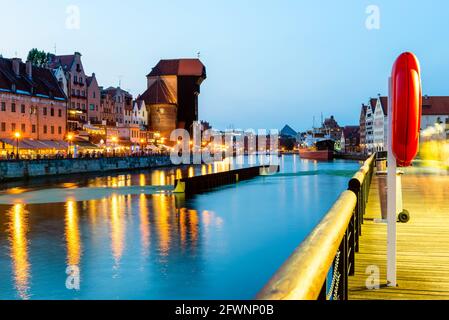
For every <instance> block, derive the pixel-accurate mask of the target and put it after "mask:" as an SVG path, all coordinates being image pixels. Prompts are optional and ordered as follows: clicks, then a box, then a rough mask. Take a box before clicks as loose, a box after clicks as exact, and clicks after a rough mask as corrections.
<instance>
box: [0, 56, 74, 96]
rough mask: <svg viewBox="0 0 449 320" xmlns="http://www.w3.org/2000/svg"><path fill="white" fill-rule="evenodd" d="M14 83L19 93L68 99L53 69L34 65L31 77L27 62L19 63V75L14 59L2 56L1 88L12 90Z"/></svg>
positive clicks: (0, 62)
mask: <svg viewBox="0 0 449 320" xmlns="http://www.w3.org/2000/svg"><path fill="white" fill-rule="evenodd" d="M13 84H15V87H16V93H17V94H26V95H31V94H32V95H33V96H38V95H39V96H43V97H48V98H55V99H58V100H66V96H65V94H64V92H63V91H62V89H61V88H60V87H59V84H58V81H57V80H56V78H55V76H54V75H53V73H52V72H51V70H49V69H46V68H40V67H36V66H33V67H32V78H31V79H29V78H28V76H27V73H26V64H25V63H23V62H20V63H19V75H18V76H17V75H16V74H15V73H14V70H13V66H12V59H5V58H0V89H3V90H5V91H11V89H12V85H13Z"/></svg>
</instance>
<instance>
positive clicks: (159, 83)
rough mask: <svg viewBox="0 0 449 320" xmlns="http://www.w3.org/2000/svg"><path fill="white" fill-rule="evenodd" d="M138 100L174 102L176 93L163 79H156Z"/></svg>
mask: <svg viewBox="0 0 449 320" xmlns="http://www.w3.org/2000/svg"><path fill="white" fill-rule="evenodd" d="M138 100H143V101H145V103H146V104H176V95H175V94H174V93H173V92H172V91H171V90H170V88H169V87H168V86H167V84H166V83H165V81H164V80H161V79H157V80H156V81H155V82H154V83H153V84H152V85H151V86H150V87H149V88H148V89H147V90H146V91H145V92H144V93H142V95H141V96H140V97H139V98H138Z"/></svg>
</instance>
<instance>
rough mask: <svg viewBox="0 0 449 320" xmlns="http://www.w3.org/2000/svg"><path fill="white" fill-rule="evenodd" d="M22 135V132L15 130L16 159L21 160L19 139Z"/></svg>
mask: <svg viewBox="0 0 449 320" xmlns="http://www.w3.org/2000/svg"><path fill="white" fill-rule="evenodd" d="M21 136H22V135H21V134H20V132H18V131H17V132H15V133H14V137H15V138H16V159H17V160H19V139H20V137H21Z"/></svg>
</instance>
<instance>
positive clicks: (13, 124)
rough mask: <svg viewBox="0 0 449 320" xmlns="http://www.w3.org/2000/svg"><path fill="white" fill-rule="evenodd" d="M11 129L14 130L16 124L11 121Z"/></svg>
mask: <svg viewBox="0 0 449 320" xmlns="http://www.w3.org/2000/svg"><path fill="white" fill-rule="evenodd" d="M11 131H12V132H14V131H16V124H15V123H11Z"/></svg>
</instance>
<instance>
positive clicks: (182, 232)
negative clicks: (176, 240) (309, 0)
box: [179, 208, 187, 249]
mask: <svg viewBox="0 0 449 320" xmlns="http://www.w3.org/2000/svg"><path fill="white" fill-rule="evenodd" d="M186 213H187V209H186V208H181V209H180V210H179V237H180V238H181V246H182V248H183V249H184V248H185V245H186V243H187V231H186Z"/></svg>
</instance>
